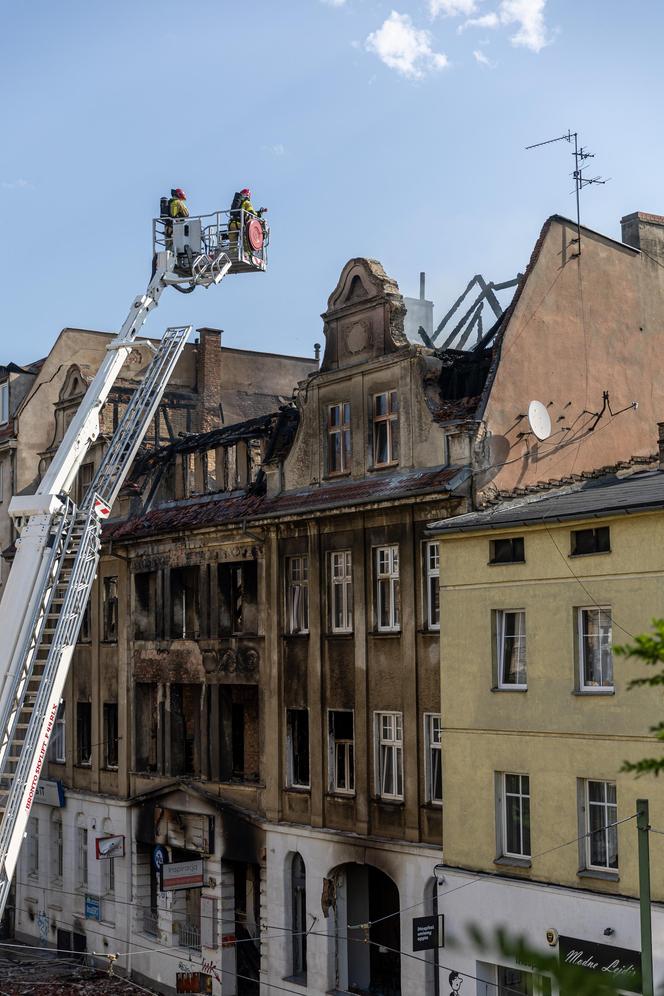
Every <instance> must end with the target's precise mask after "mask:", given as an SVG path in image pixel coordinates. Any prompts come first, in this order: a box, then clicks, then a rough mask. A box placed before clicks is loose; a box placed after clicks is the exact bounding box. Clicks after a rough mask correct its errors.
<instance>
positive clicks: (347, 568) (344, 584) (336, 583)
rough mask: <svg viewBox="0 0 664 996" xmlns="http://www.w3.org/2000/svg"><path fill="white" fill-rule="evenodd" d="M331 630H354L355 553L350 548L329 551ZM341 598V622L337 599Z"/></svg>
mask: <svg viewBox="0 0 664 996" xmlns="http://www.w3.org/2000/svg"><path fill="white" fill-rule="evenodd" d="M328 572H329V585H330V588H329V591H330V631H331V632H332V633H352V632H353V555H352V553H351V551H350V550H331V551H330V552H329V553H328ZM337 598H339V599H340V600H341V606H340V607H341V622H339V623H337V614H336V599H337Z"/></svg>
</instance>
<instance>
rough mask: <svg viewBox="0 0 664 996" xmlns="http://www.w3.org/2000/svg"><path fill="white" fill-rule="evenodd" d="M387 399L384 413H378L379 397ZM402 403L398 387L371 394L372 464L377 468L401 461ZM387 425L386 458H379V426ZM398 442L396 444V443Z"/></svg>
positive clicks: (391, 465) (390, 465)
mask: <svg viewBox="0 0 664 996" xmlns="http://www.w3.org/2000/svg"><path fill="white" fill-rule="evenodd" d="M379 398H385V399H386V406H385V408H386V410H385V412H384V413H382V414H377V412H376V409H377V407H378V399H379ZM393 402H394V403H395V407H393ZM400 415H401V411H400V405H399V392H398V390H397V388H389V389H388V390H387V391H378V392H377V393H376V394H372V395H371V428H372V446H371V466H372V467H375V468H382V467H393V466H394V465H395V464H398V463H399V457H400V445H399V444H400V439H399V427H400ZM381 425H385V437H386V438H385V444H386V453H387V459H386V460H378V459H377V457H378V435H379V433H378V427H379V426H381ZM395 443H396V445H395Z"/></svg>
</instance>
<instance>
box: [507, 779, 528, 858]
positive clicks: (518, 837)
mask: <svg viewBox="0 0 664 996" xmlns="http://www.w3.org/2000/svg"><path fill="white" fill-rule="evenodd" d="M502 790H503V799H502V836H503V839H502V848H501V852H502V854H503V855H505V856H506V857H510V858H529V857H530V778H529V777H528V775H511V774H504V775H503V776H502Z"/></svg>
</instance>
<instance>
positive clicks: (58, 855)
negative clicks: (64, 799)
mask: <svg viewBox="0 0 664 996" xmlns="http://www.w3.org/2000/svg"><path fill="white" fill-rule="evenodd" d="M51 847H52V851H51V882H53V883H59V882H62V880H63V878H64V872H65V838H64V828H63V824H62V816H61V815H60V813H59V812H56V813H55V814H54V815H53V816H52V817H51Z"/></svg>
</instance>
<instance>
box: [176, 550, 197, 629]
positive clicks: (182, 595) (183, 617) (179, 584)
mask: <svg viewBox="0 0 664 996" xmlns="http://www.w3.org/2000/svg"><path fill="white" fill-rule="evenodd" d="M170 574H171V639H173V640H195V639H197V637H198V636H199V597H198V582H199V574H200V572H199V569H198V567H173V568H172V569H171V572H170Z"/></svg>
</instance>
